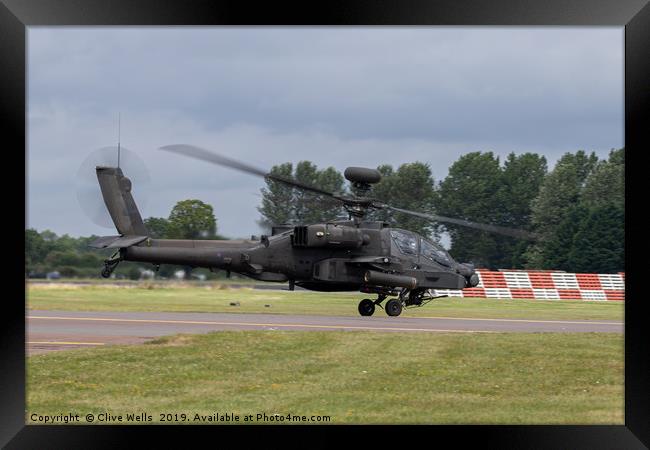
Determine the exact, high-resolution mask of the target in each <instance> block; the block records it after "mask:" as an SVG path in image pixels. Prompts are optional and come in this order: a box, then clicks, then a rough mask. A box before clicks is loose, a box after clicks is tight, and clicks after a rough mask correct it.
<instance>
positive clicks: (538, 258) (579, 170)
mask: <svg viewBox="0 0 650 450" xmlns="http://www.w3.org/2000/svg"><path fill="white" fill-rule="evenodd" d="M597 163H598V158H597V157H596V154H595V153H591V154H589V155H588V154H587V153H586V152H584V151H583V150H580V151H578V152H576V153H575V154H573V153H565V154H564V155H563V156H562V157H561V158H560V159H559V160H558V162H557V163H556V164H555V167H554V168H553V170H552V171H551V172H550V173H549V174H548V175H547V176H546V177H545V178H544V181H543V182H542V185H541V187H540V190H539V195H538V196H537V197H536V198H535V200H533V202H532V214H531V222H532V226H533V228H534V230H535V232H536V233H537V234H538V235H539V236H540V239H539V241H538V242H536V243H535V244H534V245H531V246H530V247H529V249H528V251H527V252H526V260H527V262H526V266H527V267H529V268H534V269H535V268H536V269H541V268H546V267H549V264H550V263H551V261H552V259H553V258H557V257H558V255H557V254H556V253H557V251H561V252H564V253H565V254H564V255H562V256H560V258H561V259H564V258H567V257H568V252H569V251H570V247H567V248H564V249H557V248H555V247H552V246H549V243H551V242H553V239H554V235H555V233H556V232H557V230H558V227H559V225H560V224H561V223H562V221H563V220H564V219H565V217H566V216H567V214H568V213H569V212H570V211H571V210H572V208H574V207H575V206H576V205H577V203H578V202H579V200H580V197H581V193H582V191H583V188H584V187H585V184H586V181H587V178H588V177H589V175H590V174H591V173H592V172H593V170H594V169H595V167H596V164H597Z"/></svg>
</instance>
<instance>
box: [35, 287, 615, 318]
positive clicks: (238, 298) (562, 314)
mask: <svg viewBox="0 0 650 450" xmlns="http://www.w3.org/2000/svg"><path fill="white" fill-rule="evenodd" d="M363 297H364V294H361V293H318V292H310V291H302V290H300V291H293V292H289V291H275V290H254V289H248V288H242V289H231V288H228V287H227V285H219V284H211V283H208V284H205V285H203V286H197V285H190V286H189V287H188V286H178V285H167V286H165V285H163V286H157V287H155V286H152V285H150V284H138V285H135V286H134V287H120V286H111V285H91V286H70V285H56V284H54V285H51V284H40V283H34V284H29V285H28V289H27V304H28V307H29V308H30V309H51V310H75V311H171V312H174V311H176V312H178V311H186V312H238V313H240V312H256V313H275V314H325V315H346V316H356V315H358V312H357V304H358V303H359V300H360V299H362V298H363ZM371 298H374V297H371ZM230 303H238V306H231V305H230ZM265 305H269V306H268V307H267V306H265ZM623 312H624V304H623V302H586V301H569V300H496V299H472V298H445V299H437V300H434V301H432V302H431V303H429V304H428V305H426V306H424V307H422V308H415V309H407V310H405V311H404V312H403V313H402V314H403V315H404V316H412V317H427V316H430V317H433V316H436V317H475V318H513V319H540V320H544V319H546V320H581V319H584V320H620V321H622V320H623ZM375 314H379V315H385V314H384V312H383V311H381V310H378V311H377V312H375Z"/></svg>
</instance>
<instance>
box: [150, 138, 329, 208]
mask: <svg viewBox="0 0 650 450" xmlns="http://www.w3.org/2000/svg"><path fill="white" fill-rule="evenodd" d="M160 149H161V150H166V151H168V152H172V153H178V154H179V155H185V156H189V157H190V158H194V159H200V160H202V161H207V162H210V163H213V164H217V165H219V166H224V167H230V168H231V169H235V170H239V171H240V172H244V173H249V174H251V175H257V176H258V177H263V178H267V179H269V180H273V181H279V182H280V183H284V184H287V185H289V186H292V187H295V188H298V189H302V190H305V191H309V192H313V193H315V194H319V195H326V196H328V197H334V198H337V197H336V196H335V195H334V194H333V193H332V192H328V191H325V190H323V189H320V188H317V187H315V186H311V185H308V184H304V183H300V182H299V181H295V180H292V179H290V178H285V177H283V176H280V175H275V174H272V173H268V172H265V171H263V170H262V169H258V168H257V167H253V166H249V165H248V164H246V163H243V162H240V161H236V160H234V159H230V158H226V157H225V156H221V155H218V154H216V153H213V152H211V151H209V150H205V149H203V148H200V147H196V146H194V145H187V144H175V145H165V146H164V147H160Z"/></svg>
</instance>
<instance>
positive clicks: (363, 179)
mask: <svg viewBox="0 0 650 450" xmlns="http://www.w3.org/2000/svg"><path fill="white" fill-rule="evenodd" d="M161 150H166V151H169V152H172V153H177V154H180V155H185V156H189V157H191V158H195V159H199V160H202V161H207V162H210V163H213V164H217V165H220V166H225V167H229V168H231V169H235V170H238V171H240V172H245V173H248V174H251V175H256V176H259V177H263V178H265V179H268V180H273V181H278V182H281V183H284V184H286V185H289V186H291V187H294V188H298V189H302V190H304V191H307V192H311V193H314V194H318V195H322V196H325V197H330V198H332V199H334V200H338V201H340V202H341V203H343V207H344V208H345V210H346V211H347V212H348V214H349V215H350V217H351V218H353V219H354V220H356V221H357V222H358V221H360V220H361V219H363V218H364V216H365V215H366V213H367V212H368V210H370V209H375V210H377V209H388V210H390V211H395V212H399V213H401V214H408V215H411V216H414V217H419V218H421V219H426V220H430V221H432V222H441V223H451V224H454V225H460V226H463V227H467V228H473V229H476V230H481V231H487V232H490V233H496V234H501V235H505V236H511V237H515V238H519V239H531V240H532V239H535V238H536V236H535V235H534V234H533V233H531V232H529V231H526V230H521V229H517V228H509V227H503V226H500V225H491V224H484V223H478V222H472V221H469V220H465V219H459V218H453V217H445V216H439V215H437V214H428V213H422V212H418V211H410V210H407V209H402V208H398V207H394V206H391V205H387V204H385V203H382V202H379V201H377V200H374V199H373V198H371V197H368V195H369V194H370V191H371V188H372V185H373V184H376V183H378V182H379V181H381V174H380V173H379V172H378V171H377V170H375V169H368V168H365V167H348V168H347V169H346V170H345V173H344V174H345V178H346V179H347V180H348V181H350V182H351V183H352V186H353V187H354V188H355V189H354V191H353V194H352V195H347V194H343V193H336V192H328V191H325V190H323V189H321V188H319V187H317V186H312V185H307V184H304V183H300V182H297V181H295V180H293V179H290V178H286V177H282V176H279V175H275V174H272V173H270V172H266V171H264V170H262V169H259V168H257V167H253V166H251V165H249V164H247V163H243V162H240V161H236V160H234V159H231V158H227V157H225V156H221V155H218V154H216V153H214V152H211V151H209V150H206V149H203V148H200V147H196V146H193V145H186V144H176V145H166V146H164V147H161Z"/></svg>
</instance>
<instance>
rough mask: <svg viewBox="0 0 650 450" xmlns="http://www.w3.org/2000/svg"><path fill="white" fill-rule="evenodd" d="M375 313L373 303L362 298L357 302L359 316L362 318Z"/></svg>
mask: <svg viewBox="0 0 650 450" xmlns="http://www.w3.org/2000/svg"><path fill="white" fill-rule="evenodd" d="M374 313H375V302H373V301H372V300H370V299H368V298H364V299H363V300H361V301H360V302H359V314H361V315H362V316H372V315H373V314H374Z"/></svg>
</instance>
